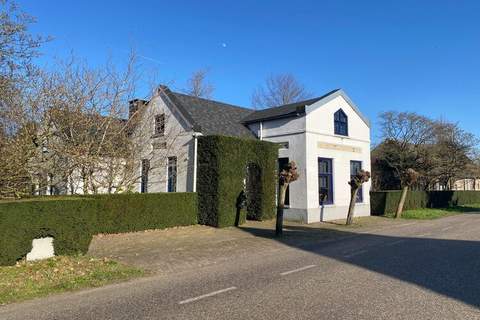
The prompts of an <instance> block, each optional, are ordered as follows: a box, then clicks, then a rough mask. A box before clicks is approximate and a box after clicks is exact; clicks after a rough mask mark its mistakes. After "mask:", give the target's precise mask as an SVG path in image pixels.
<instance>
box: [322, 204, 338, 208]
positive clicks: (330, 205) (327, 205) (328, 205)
mask: <svg viewBox="0 0 480 320" xmlns="http://www.w3.org/2000/svg"><path fill="white" fill-rule="evenodd" d="M334 206H335V203H326V204H320V205H318V207H319V208H325V207H327V208H328V207H334Z"/></svg>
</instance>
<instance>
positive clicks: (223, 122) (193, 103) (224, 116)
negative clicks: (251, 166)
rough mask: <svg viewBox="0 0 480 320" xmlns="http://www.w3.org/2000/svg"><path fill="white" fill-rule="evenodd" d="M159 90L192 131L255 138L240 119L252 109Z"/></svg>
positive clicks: (166, 89) (165, 88)
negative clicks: (190, 125) (176, 109)
mask: <svg viewBox="0 0 480 320" xmlns="http://www.w3.org/2000/svg"><path fill="white" fill-rule="evenodd" d="M161 89H162V91H163V92H164V93H165V94H166V95H167V96H168V97H169V98H170V100H171V101H172V103H173V104H174V105H175V106H176V107H177V108H178V109H179V110H180V111H181V112H182V114H183V115H184V116H185V117H186V118H187V121H189V122H190V123H191V124H192V125H193V126H194V130H197V131H199V132H201V133H202V134H204V135H226V136H234V137H241V138H255V135H254V134H253V133H252V132H251V131H250V130H249V129H248V128H247V127H246V126H245V125H244V124H243V123H242V119H243V118H245V117H246V116H248V115H249V114H251V113H252V112H253V110H252V109H247V108H242V107H238V106H234V105H231V104H227V103H223V102H218V101H213V100H207V99H202V98H197V97H193V96H189V95H186V94H183V93H178V92H173V91H170V90H169V89H168V88H167V87H165V86H162V87H161Z"/></svg>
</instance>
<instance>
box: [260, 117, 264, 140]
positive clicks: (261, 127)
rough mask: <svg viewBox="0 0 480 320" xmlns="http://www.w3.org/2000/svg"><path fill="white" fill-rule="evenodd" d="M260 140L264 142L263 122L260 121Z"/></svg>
mask: <svg viewBox="0 0 480 320" xmlns="http://www.w3.org/2000/svg"><path fill="white" fill-rule="evenodd" d="M260 140H263V121H260Z"/></svg>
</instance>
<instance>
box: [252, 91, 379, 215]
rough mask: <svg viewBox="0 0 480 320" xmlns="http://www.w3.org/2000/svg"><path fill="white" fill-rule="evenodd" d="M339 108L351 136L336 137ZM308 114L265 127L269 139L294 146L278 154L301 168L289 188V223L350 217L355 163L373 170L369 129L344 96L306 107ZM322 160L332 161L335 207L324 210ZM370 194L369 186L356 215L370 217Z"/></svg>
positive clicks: (327, 206)
mask: <svg viewBox="0 0 480 320" xmlns="http://www.w3.org/2000/svg"><path fill="white" fill-rule="evenodd" d="M340 108H341V109H342V110H343V111H344V112H345V113H346V114H347V116H348V126H349V128H348V133H349V136H348V137H345V136H339V135H335V134H334V118H333V117H334V113H335V112H336V111H338V110H339V109H340ZM305 112H306V115H305V116H303V117H295V118H289V119H280V120H273V121H264V122H263V126H262V127H263V130H262V131H263V132H262V133H263V139H264V140H267V141H272V142H288V143H289V148H288V149H281V150H279V157H288V158H289V160H290V161H292V160H293V161H295V162H296V163H297V166H298V168H299V173H300V178H299V179H298V180H297V181H296V182H295V183H292V184H291V185H290V208H289V209H287V210H286V218H287V219H290V220H298V221H302V222H307V223H311V222H318V221H320V220H321V219H322V220H324V221H326V220H334V219H341V218H345V217H346V215H347V212H348V205H349V202H350V186H349V185H348V181H349V180H350V161H351V160H357V161H361V162H362V168H363V169H364V170H368V171H370V128H369V126H368V125H367V123H365V122H364V120H363V119H362V118H361V117H360V116H359V115H358V114H357V113H356V111H355V110H354V108H353V107H352V106H351V105H350V104H349V102H348V101H347V100H346V99H344V98H343V97H342V96H341V95H340V96H337V97H336V98H334V99H332V100H330V101H328V102H326V103H324V101H319V102H317V103H315V104H313V105H311V106H307V107H306V110H305ZM251 128H252V129H256V128H257V127H254V126H251ZM319 143H320V145H319ZM319 157H321V158H330V159H332V162H333V185H334V191H333V193H334V203H333V204H331V205H325V206H324V208H323V211H322V210H321V208H320V205H319V199H318V158H319ZM369 191H370V182H368V183H366V184H364V186H363V190H362V192H363V202H362V203H357V205H356V207H355V216H367V215H370V197H369ZM321 215H322V216H321Z"/></svg>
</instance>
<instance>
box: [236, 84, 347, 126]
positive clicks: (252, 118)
mask: <svg viewBox="0 0 480 320" xmlns="http://www.w3.org/2000/svg"><path fill="white" fill-rule="evenodd" d="M339 90H340V89H336V90H333V91H330V92H328V93H327V94H325V95H323V96H321V97H317V98H313V99H308V100H303V101H299V102H295V103H290V104H286V105H283V106H278V107H272V108H268V109H262V110H257V111H255V112H253V113H251V114H249V115H248V116H246V117H245V118H244V119H243V123H246V124H248V123H252V122H258V121H264V120H272V119H280V118H287V117H292V116H299V115H303V114H305V106H309V105H312V104H314V103H315V102H317V101H320V100H322V99H323V98H325V97H327V96H329V95H331V94H333V93H335V92H337V91H339Z"/></svg>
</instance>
